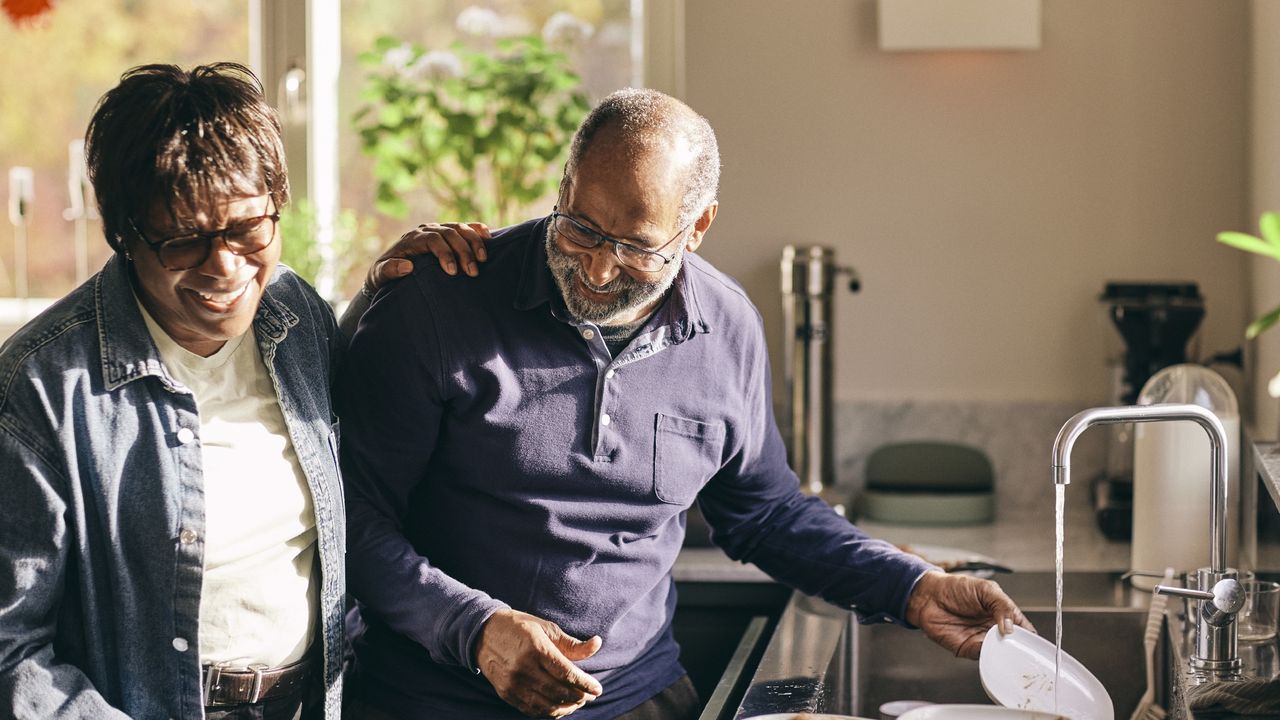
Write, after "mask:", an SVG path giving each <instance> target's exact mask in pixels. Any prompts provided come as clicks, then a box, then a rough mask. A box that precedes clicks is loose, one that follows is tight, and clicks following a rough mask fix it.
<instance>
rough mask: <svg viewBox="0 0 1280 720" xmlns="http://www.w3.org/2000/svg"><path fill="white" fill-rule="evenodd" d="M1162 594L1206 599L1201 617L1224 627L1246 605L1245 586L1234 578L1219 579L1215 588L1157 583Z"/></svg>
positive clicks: (1201, 610)
mask: <svg viewBox="0 0 1280 720" xmlns="http://www.w3.org/2000/svg"><path fill="white" fill-rule="evenodd" d="M1154 592H1155V593H1157V594H1160V595H1177V596H1179V597H1184V598H1191V599H1193V600H1205V601H1206V602H1205V604H1204V605H1203V606H1202V607H1201V609H1200V616H1201V618H1202V619H1203V620H1204V621H1205V622H1207V623H1209V624H1210V625H1212V626H1214V627H1222V626H1224V625H1226V624H1227V623H1229V622H1231V621H1232V620H1233V619H1234V618H1235V616H1236V613H1238V612H1240V608H1242V607H1244V588H1242V587H1240V583H1238V582H1236V581H1235V580H1234V579H1233V578H1225V579H1222V580H1219V581H1218V582H1217V583H1216V584H1214V586H1213V590H1211V591H1210V590H1192V589H1190V588H1180V587H1174V586H1171V585H1157V586H1156V587H1155V590H1154Z"/></svg>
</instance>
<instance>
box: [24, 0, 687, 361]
mask: <svg viewBox="0 0 1280 720" xmlns="http://www.w3.org/2000/svg"><path fill="white" fill-rule="evenodd" d="M671 2H673V0H655V4H658V5H661V4H662V3H667V4H670V3H671ZM641 5H642V3H641V0H439V1H436V2H427V3H406V2H400V1H399V0H343V2H342V3H341V6H340V7H339V4H338V2H337V0H200V1H199V2H173V1H172V0H103V1H102V2H92V3H58V4H55V5H54V7H53V9H52V10H51V11H50V12H48V13H47V14H46V15H44V16H43V17H42V18H40V19H39V20H38V21H37V23H36V24H35V25H34V26H26V27H16V26H15V25H14V24H13V23H11V22H10V21H9V20H8V19H7V17H3V16H0V63H2V66H3V67H8V68H27V69H28V70H24V71H22V72H11V73H7V74H5V75H4V76H3V77H0V98H2V100H0V102H2V103H3V106H4V108H5V111H4V112H3V113H0V192H7V191H8V182H7V181H8V179H9V175H10V174H11V172H12V173H13V174H14V175H15V176H19V178H21V177H23V176H25V174H26V171H25V170H23V169H24V168H29V169H30V177H31V179H32V181H33V182H32V191H33V192H32V198H31V202H30V203H29V204H28V205H26V206H25V207H24V208H23V209H24V211H25V214H24V218H23V219H24V222H25V225H24V226H23V228H22V229H21V231H20V230H19V229H18V228H16V227H15V226H14V225H13V224H12V223H8V222H5V223H4V228H3V230H0V338H2V337H4V335H6V334H7V332H5V331H6V330H11V329H12V327H13V326H15V325H16V324H20V322H22V321H24V320H25V318H26V317H29V316H30V315H31V314H33V313H34V311H36V310H38V309H40V308H41V307H43V306H44V305H45V304H47V302H48V301H47V300H44V301H40V300H33V301H32V302H30V303H28V302H26V301H23V302H21V303H18V304H15V303H14V302H13V301H12V298H14V297H16V296H17V295H19V289H20V288H19V286H20V285H22V284H23V283H22V274H21V268H19V267H17V265H18V263H17V262H16V260H17V258H16V257H15V253H16V252H17V251H18V249H19V248H18V247H17V244H18V242H17V239H18V238H19V237H22V236H23V235H24V234H25V243H24V244H25V247H26V250H27V253H26V254H27V261H26V263H25V267H26V273H25V279H26V282H25V286H26V293H25V294H26V295H27V296H29V297H31V298H45V299H48V298H57V297H60V296H62V295H64V294H66V293H67V292H69V291H70V290H71V289H72V288H74V287H75V286H76V285H78V284H79V283H80V282H82V281H83V280H85V279H86V278H87V277H88V276H89V275H91V274H92V273H94V272H96V271H97V270H98V268H100V267H101V266H102V264H103V262H105V260H106V259H107V257H109V255H110V250H109V248H108V247H107V245H106V242H105V241H104V240H103V238H102V230H101V225H100V223H98V222H97V220H96V207H94V205H93V201H92V198H88V199H87V203H86V205H87V208H86V209H85V210H84V211H83V212H82V211H80V210H78V208H79V207H81V206H80V204H79V202H78V201H77V199H76V198H74V197H73V194H72V193H71V192H70V191H69V186H70V185H71V184H72V183H73V179H72V177H73V173H75V172H78V171H73V170H72V169H71V168H72V167H73V165H74V162H75V161H74V160H73V156H74V154H75V153H76V147H77V145H78V144H79V143H81V142H82V139H83V136H84V131H85V128H86V126H87V124H88V121H89V117H90V115H91V114H92V112H93V110H94V107H95V105H96V103H97V101H98V98H100V97H101V96H102V94H103V93H104V92H106V91H107V90H108V89H110V88H111V87H113V86H114V85H115V84H116V83H117V82H118V81H119V78H120V74H121V73H122V72H124V71H125V70H127V69H128V68H130V67H133V66H135V65H139V64H143V63H157V62H164V63H175V64H178V65H181V66H184V67H189V66H191V65H195V64H199V63H206V62H213V61H223V60H229V61H235V62H241V63H244V64H247V65H249V66H250V67H254V68H255V70H258V71H260V74H261V76H262V80H263V83H264V85H265V89H266V92H267V96H268V98H269V99H272V100H273V102H277V103H278V104H285V105H287V103H285V97H284V96H285V95H286V94H287V93H288V92H289V90H288V88H290V87H291V82H292V81H293V80H299V81H300V87H301V91H300V95H299V96H298V97H300V98H301V101H300V103H295V107H294V108H293V111H291V110H290V109H289V108H288V107H286V108H285V109H284V110H283V111H282V116H284V117H283V120H284V127H285V135H286V140H285V142H286V152H287V153H288V155H289V164H290V172H291V180H292V184H293V187H294V190H295V192H294V195H295V198H296V199H298V200H299V201H309V202H310V203H311V205H312V206H313V207H314V208H315V210H316V215H317V227H318V228H320V229H319V230H318V231H317V232H316V233H314V234H315V235H316V236H317V237H319V238H320V240H319V241H318V242H317V244H318V245H319V246H322V247H328V245H327V243H328V242H330V240H328V239H327V238H332V236H333V229H334V228H335V227H337V228H338V229H339V230H342V229H343V228H346V229H348V230H349V229H350V224H351V223H353V222H354V223H356V224H358V226H359V228H360V229H361V232H363V233H364V234H365V235H366V236H371V237H373V238H376V239H375V240H374V242H376V243H377V244H379V245H382V246H385V245H386V244H387V243H389V242H390V241H391V240H392V239H394V238H396V237H398V236H399V235H400V234H401V233H402V232H403V231H404V229H405V228H406V227H408V226H410V225H412V224H413V223H417V222H422V221H424V220H433V219H436V215H435V209H434V208H433V207H431V204H430V202H429V201H427V200H426V197H425V194H424V196H423V197H420V198H416V199H413V200H412V202H411V203H410V214H409V217H408V218H406V219H397V218H390V217H387V216H385V215H382V214H380V213H378V212H377V211H376V209H375V207H374V186H375V182H374V179H373V175H372V161H371V160H370V159H369V158H368V157H366V156H365V155H363V154H362V152H361V150H360V147H359V142H358V137H357V135H356V132H355V130H354V125H353V119H352V118H353V115H354V114H355V112H356V109H357V108H358V107H359V105H360V103H361V99H360V92H361V86H362V84H363V83H364V78H365V74H364V70H363V68H362V66H361V65H360V64H359V63H358V62H357V59H356V58H357V56H358V55H359V53H361V52H362V51H365V50H367V49H370V48H371V47H372V45H373V43H374V41H375V39H376V38H377V37H378V36H380V35H394V36H397V37H399V38H401V39H402V40H404V41H406V42H413V43H419V44H421V45H424V46H426V47H427V48H430V49H444V48H447V47H448V45H449V44H450V43H452V42H453V41H454V40H457V39H459V38H460V37H462V36H463V35H462V33H461V32H460V31H459V29H458V27H457V18H458V16H459V15H460V14H462V13H463V11H464V10H466V9H467V8H469V7H472V6H475V7H479V8H481V9H482V10H484V11H491V12H492V13H494V14H496V16H497V17H499V18H501V19H502V22H504V23H506V24H507V25H506V26H505V27H506V31H507V32H513V31H518V32H524V31H528V32H534V33H537V32H540V30H541V29H542V27H543V25H544V23H545V22H546V21H547V20H548V19H549V18H550V17H552V16H553V15H554V14H556V13H558V12H569V13H572V14H573V15H574V16H576V17H578V18H580V19H582V20H584V21H586V22H587V23H588V24H590V25H591V27H592V33H591V35H590V38H589V39H588V40H587V41H586V42H585V43H583V44H582V45H581V46H580V47H579V48H578V50H576V51H575V52H574V57H573V67H574V69H575V70H576V71H577V72H578V73H579V74H580V75H581V76H582V78H583V83H584V87H585V89H586V91H587V93H588V94H589V96H590V98H591V99H592V100H596V99H599V98H600V97H603V96H604V95H605V94H607V93H609V92H611V91H613V90H615V89H617V88H620V87H625V86H627V85H632V84H637V83H638V82H639V81H638V80H636V78H638V77H640V76H641V74H642V73H641V68H640V67H639V66H638V64H637V59H636V58H638V53H639V46H638V45H637V44H636V42H635V39H636V37H637V36H638V33H639V27H638V24H639V23H641V22H642V21H641V20H640V15H639V9H640V8H641ZM644 5H645V6H648V5H649V3H644ZM646 22H647V20H646ZM338 28H340V30H339V29H338ZM308 34H310V37H307V35H308ZM335 45H339V46H340V52H339V53H337V54H336V55H335V54H334V53H332V51H331V48H333V47H334V46H335ZM338 63H340V66H339V65H338ZM339 67H340V69H338V68H339ZM291 71H292V72H293V73H294V75H290V74H289V73H290V72H291ZM295 75H296V77H295ZM659 87H661V85H659ZM295 89H296V87H295ZM663 89H669V88H663ZM295 100H297V97H295ZM15 168H17V169H18V170H14V169H15ZM85 186H86V187H87V183H86V185H85ZM544 206H545V207H544ZM549 207H550V200H549V199H548V200H547V201H546V202H539V203H534V204H532V205H530V212H541V211H543V210H544V209H549ZM326 213H328V219H327V220H326V218H325V217H324V216H325V215H326ZM353 218H354V220H353ZM6 219H7V218H6ZM441 219H445V218H441ZM448 219H453V218H448ZM458 219H467V220H470V219H475V218H458ZM479 219H481V220H490V219H488V218H479ZM295 232H296V233H297V234H302V235H308V234H310V233H308V232H306V231H295ZM351 255H352V257H356V258H358V260H359V262H356V263H354V264H352V263H348V265H352V267H349V268H347V270H348V272H347V273H346V276H345V277H338V278H335V277H333V274H332V273H329V274H328V276H327V277H322V278H321V282H320V283H319V287H320V288H321V290H322V292H325V293H326V295H330V296H335V297H338V296H342V295H347V294H349V293H351V292H352V291H353V290H354V289H355V288H356V287H358V282H359V281H358V277H359V275H361V274H362V273H363V267H359V272H357V271H356V267H355V266H362V265H363V262H366V261H367V258H366V257H365V256H364V255H363V254H361V253H359V252H355V253H351ZM330 257H332V253H330ZM322 275H323V273H322Z"/></svg>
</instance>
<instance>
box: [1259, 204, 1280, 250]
mask: <svg viewBox="0 0 1280 720" xmlns="http://www.w3.org/2000/svg"><path fill="white" fill-rule="evenodd" d="M1258 229H1259V230H1261V231H1262V239H1263V240H1266V241H1267V242H1268V243H1270V244H1271V245H1272V246H1273V247H1277V248H1280V215H1277V214H1276V213H1273V212H1264V213H1262V219H1260V220H1258Z"/></svg>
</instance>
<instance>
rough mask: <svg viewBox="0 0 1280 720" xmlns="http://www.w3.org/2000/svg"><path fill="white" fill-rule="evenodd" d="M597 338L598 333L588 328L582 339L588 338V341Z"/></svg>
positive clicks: (584, 331)
mask: <svg viewBox="0 0 1280 720" xmlns="http://www.w3.org/2000/svg"><path fill="white" fill-rule="evenodd" d="M595 336H596V331H595V330H592V329H591V328H587V329H585V330H583V331H582V337H584V338H586V339H587V340H590V339H591V338H593V337H595Z"/></svg>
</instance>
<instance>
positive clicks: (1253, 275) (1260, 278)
mask: <svg viewBox="0 0 1280 720" xmlns="http://www.w3.org/2000/svg"><path fill="white" fill-rule="evenodd" d="M1278 28H1280V3H1278V2H1275V1H1274V0H1254V1H1253V84H1252V91H1251V92H1252V112H1251V114H1250V119H1251V123H1250V128H1251V136H1250V157H1251V168H1250V177H1251V179H1252V182H1251V189H1252V192H1251V194H1250V195H1251V199H1252V202H1251V203H1250V205H1251V212H1250V213H1249V218H1250V221H1249V225H1248V228H1249V232H1251V233H1254V234H1256V233H1257V219H1258V216H1260V215H1261V214H1262V213H1263V212H1264V211H1267V210H1272V211H1280V127H1278V126H1280V87H1278V86H1280V41H1278V40H1277V37H1276V30H1277V29H1278ZM1249 263H1250V275H1249V277H1250V280H1251V287H1252V292H1251V296H1250V313H1249V315H1250V317H1257V316H1258V315H1261V314H1262V313H1265V312H1267V311H1268V310H1270V309H1271V308H1273V307H1275V306H1276V305H1277V304H1280V264H1277V263H1276V262H1275V261H1272V260H1267V259H1264V258H1251V259H1250V261H1249ZM1254 361H1255V364H1254V368H1255V371H1254V380H1255V389H1254V397H1255V403H1256V406H1255V407H1256V408H1257V411H1256V416H1257V428H1258V431H1259V435H1258V436H1259V437H1275V436H1276V434H1277V433H1276V431H1277V425H1278V424H1280V423H1278V420H1277V409H1278V408H1277V401H1276V400H1274V399H1272V398H1271V397H1269V396H1268V395H1267V381H1268V380H1269V379H1270V378H1271V376H1273V375H1275V374H1276V372H1277V371H1280V330H1276V329H1273V330H1269V331H1268V332H1267V333H1265V334H1264V335H1262V336H1261V337H1259V338H1258V342H1257V347H1256V349H1255V355H1254Z"/></svg>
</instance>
